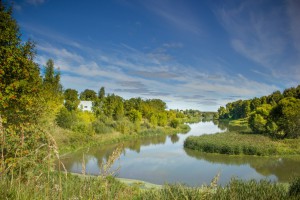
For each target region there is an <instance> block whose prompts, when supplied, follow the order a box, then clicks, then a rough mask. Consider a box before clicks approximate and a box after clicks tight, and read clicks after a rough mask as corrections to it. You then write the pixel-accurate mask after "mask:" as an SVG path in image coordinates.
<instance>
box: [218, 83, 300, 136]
mask: <svg viewBox="0 0 300 200" xmlns="http://www.w3.org/2000/svg"><path fill="white" fill-rule="evenodd" d="M240 118H248V121H249V127H250V128H251V129H252V131H253V132H254V133H260V134H266V135H269V136H270V137H275V138H297V137H299V136H300V120H299V119H300V85H298V86H297V88H293V87H292V88H288V89H286V90H284V92H283V94H281V92H280V91H275V92H273V93H272V94H271V95H269V96H262V97H261V98H254V99H251V100H244V101H242V100H239V101H236V102H232V103H228V104H227V105H226V108H224V107H220V108H219V110H218V119H240Z"/></svg>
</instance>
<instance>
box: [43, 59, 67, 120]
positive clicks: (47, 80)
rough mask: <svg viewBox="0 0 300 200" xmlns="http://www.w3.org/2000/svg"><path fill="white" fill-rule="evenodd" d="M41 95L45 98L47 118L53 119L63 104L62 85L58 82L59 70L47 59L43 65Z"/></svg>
mask: <svg viewBox="0 0 300 200" xmlns="http://www.w3.org/2000/svg"><path fill="white" fill-rule="evenodd" d="M43 91H44V92H43V96H44V98H45V99H47V102H46V106H47V107H46V109H47V113H48V115H47V116H48V120H49V121H53V120H54V117H55V116H56V114H57V113H58V111H59V110H60V108H61V107H62V105H63V93H62V85H61V84H60V72H59V70H55V69H54V62H53V60H52V59H49V60H48V61H47V63H46V66H45V72H44V77H43Z"/></svg>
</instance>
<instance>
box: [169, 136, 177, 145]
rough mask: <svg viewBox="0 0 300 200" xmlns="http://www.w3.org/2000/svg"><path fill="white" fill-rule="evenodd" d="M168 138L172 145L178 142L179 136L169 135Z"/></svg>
mask: <svg viewBox="0 0 300 200" xmlns="http://www.w3.org/2000/svg"><path fill="white" fill-rule="evenodd" d="M169 138H170V139H171V142H172V143H173V144H175V143H176V142H178V141H179V136H178V135H177V134H173V135H169Z"/></svg>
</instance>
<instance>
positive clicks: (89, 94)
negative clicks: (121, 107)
mask: <svg viewBox="0 0 300 200" xmlns="http://www.w3.org/2000/svg"><path fill="white" fill-rule="evenodd" d="M96 99H97V95H96V92H95V91H94V90H90V89H85V90H84V91H83V92H81V93H80V100H82V101H95V100H96Z"/></svg>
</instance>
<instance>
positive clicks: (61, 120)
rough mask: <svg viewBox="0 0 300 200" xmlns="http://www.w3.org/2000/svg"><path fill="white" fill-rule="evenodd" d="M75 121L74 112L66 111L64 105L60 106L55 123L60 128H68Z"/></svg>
mask: <svg viewBox="0 0 300 200" xmlns="http://www.w3.org/2000/svg"><path fill="white" fill-rule="evenodd" d="M76 121H77V117H76V115H75V112H72V111H68V110H67V109H66V108H65V107H62V108H61V109H60V111H59V112H58V114H57V116H56V123H57V125H58V126H60V127H62V128H67V129H70V128H71V127H72V126H73V124H74V123H76Z"/></svg>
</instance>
